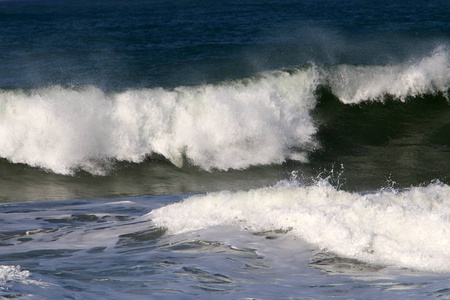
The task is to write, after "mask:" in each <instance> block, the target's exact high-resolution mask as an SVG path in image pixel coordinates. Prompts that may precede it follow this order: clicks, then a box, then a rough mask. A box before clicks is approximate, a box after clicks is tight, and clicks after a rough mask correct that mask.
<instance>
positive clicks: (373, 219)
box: [148, 184, 450, 272]
mask: <svg viewBox="0 0 450 300" xmlns="http://www.w3.org/2000/svg"><path fill="white" fill-rule="evenodd" d="M449 199H450V186H447V185H443V184H432V185H430V186H427V187H413V188H411V189H410V190H407V191H402V192H396V191H379V192H377V193H369V194H365V195H361V194H358V193H350V192H345V191H338V190H336V189H335V188H333V187H332V186H330V185H329V184H318V185H315V186H307V187H298V186H297V187H293V186H292V185H289V186H276V187H271V188H262V189H256V190H251V191H248V192H244V191H241V192H235V193H233V192H228V191H224V192H218V193H211V194H208V195H197V196H193V197H191V198H188V199H186V200H184V201H183V202H181V203H176V204H172V205H169V206H166V207H163V208H160V209H157V210H154V211H152V212H150V213H149V214H148V217H149V218H151V219H152V221H153V222H154V224H155V225H157V226H160V227H165V228H167V229H168V230H169V232H170V233H174V234H176V233H182V232H186V231H192V230H199V229H203V228H208V227H212V226H220V225H222V226H223V225H227V226H238V227H241V228H243V229H247V230H251V231H256V232H261V231H263V232H264V231H271V230H280V229H281V230H284V231H288V232H289V234H293V235H295V236H297V237H300V238H302V239H303V240H305V241H307V242H309V243H311V244H314V245H316V246H317V247H319V248H320V249H326V250H327V251H330V252H334V253H336V254H338V255H341V256H343V257H347V258H352V259H358V260H361V261H365V262H368V263H373V264H376V265H389V266H397V267H406V268H412V269H417V270H428V271H434V272H450V263H449V262H450V256H449V252H448V249H449V246H450V244H449V243H450V231H449V230H448V228H449V225H450V224H449V218H448V216H449V215H450V201H449Z"/></svg>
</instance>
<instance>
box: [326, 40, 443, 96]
mask: <svg viewBox="0 0 450 300" xmlns="http://www.w3.org/2000/svg"><path fill="white" fill-rule="evenodd" d="M324 76H325V77H327V81H328V84H329V85H330V86H331V89H332V91H333V93H334V94H335V95H336V96H337V97H338V98H339V99H340V100H341V101H342V102H343V103H359V102H362V101H367V100H383V97H384V96H385V95H391V96H393V97H395V98H398V99H400V100H402V101H404V100H405V99H406V98H407V97H409V96H419V95H422V94H426V93H437V92H443V93H446V92H447V90H448V89H449V88H450V56H449V51H448V49H447V48H445V47H438V48H437V49H435V50H434V52H433V53H432V54H431V55H430V56H426V57H424V58H422V59H421V60H419V61H417V62H408V63H404V64H399V65H386V66H350V65H340V66H337V67H335V68H332V69H331V70H330V71H328V72H327V73H326V74H325V75H324Z"/></svg>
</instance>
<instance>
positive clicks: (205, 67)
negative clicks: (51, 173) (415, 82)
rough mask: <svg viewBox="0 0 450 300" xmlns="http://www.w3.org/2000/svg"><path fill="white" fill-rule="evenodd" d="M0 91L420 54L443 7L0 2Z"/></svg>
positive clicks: (182, 81)
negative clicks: (0, 62)
mask: <svg viewBox="0 0 450 300" xmlns="http://www.w3.org/2000/svg"><path fill="white" fill-rule="evenodd" d="M1 6H2V7H1V11H0V13H1V22H2V26H1V31H0V36H1V45H0V47H1V53H2V54H1V55H2V70H1V73H0V80H1V81H0V86H2V87H5V88H23V87H25V88H28V87H41V86H48V85H55V84H57V85H63V86H79V85H86V84H92V85H95V86H99V87H101V88H104V89H114V90H115V89H126V88H142V87H160V86H162V87H176V86H180V85H189V84H202V83H206V82H214V81H220V80H225V79H230V78H236V77H243V76H250V75H253V74H254V73H255V72H259V71H263V70H273V69H279V68H283V67H293V66H298V65H302V64H305V63H308V62H315V63H352V64H354V63H359V64H368V63H371V64H380V63H388V62H392V61H399V60H405V59H409V58H410V57H411V56H419V57H420V56H422V55H424V54H425V53H426V52H427V51H429V50H431V49H432V48H433V47H435V46H436V45H437V44H439V43H444V44H445V43H447V42H448V35H449V32H450V25H449V21H448V11H449V4H448V3H447V2H446V1H429V2H427V3H426V4H423V2H421V1H412V2H411V1H400V2H398V1H396V2H392V1H381V2H380V1H377V2H371V1H346V2H345V3H343V2H341V1H339V2H336V1H319V2H317V1H277V2H273V1H245V2H244V3H242V1H220V3H212V2H211V1H3V2H2V5H1Z"/></svg>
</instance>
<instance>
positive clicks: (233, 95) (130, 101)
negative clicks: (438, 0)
mask: <svg viewBox="0 0 450 300" xmlns="http://www.w3.org/2000/svg"><path fill="white" fill-rule="evenodd" d="M449 86H450V59H449V53H448V50H447V49H446V48H444V47H438V48H437V49H436V50H435V51H434V52H432V53H430V54H429V55H428V56H426V57H424V58H422V59H420V60H416V61H409V62H405V63H403V64H397V65H385V66H377V65H375V66H373V65H372V66H362V65H360V66H357V65H332V66H317V65H307V66H303V67H299V68H293V69H289V70H279V71H274V72H268V73H263V74H259V75H256V76H254V77H250V78H244V79H240V80H234V81H227V82H219V83H216V84H204V85H200V86H192V87H177V88H175V89H171V90H167V89H162V88H154V89H138V90H128V91H124V92H116V93H105V92H104V91H102V90H100V89H99V88H96V87H93V86H87V87H81V88H71V89H69V88H63V87H59V86H51V87H46V88H41V89H33V90H28V91H24V90H2V91H1V92H0V125H1V126H0V141H1V144H0V157H2V158H4V159H6V160H8V161H9V162H11V163H21V164H27V165H30V166H33V167H38V168H43V169H46V170H50V171H52V172H55V173H59V174H74V173H76V172H78V171H80V170H81V171H86V172H89V173H92V174H96V175H101V174H106V173H108V172H109V171H110V170H111V168H113V166H114V164H115V163H116V162H117V161H124V162H132V163H142V162H143V161H144V160H145V159H146V158H148V157H149V156H153V155H159V156H162V157H164V158H165V159H167V160H168V161H170V162H171V163H173V164H174V165H176V166H182V165H183V164H184V163H186V162H187V163H189V164H190V165H193V166H196V167H198V168H200V169H203V170H207V171H211V170H229V169H246V168H249V167H251V166H257V165H270V164H280V163H283V162H285V161H287V160H293V161H299V162H303V163H305V162H308V161H309V159H308V158H311V157H312V158H313V160H314V159H322V158H325V157H323V156H322V157H321V156H320V154H321V153H324V151H325V152H327V151H329V149H330V148H332V149H336V148H337V151H344V149H347V150H348V149H350V151H351V150H352V149H356V148H358V147H353V146H352V144H355V145H356V146H357V145H363V146H367V145H383V144H386V143H389V141H391V140H392V139H393V138H396V137H397V136H398V135H399V134H400V135H401V133H402V132H404V131H405V130H408V126H409V125H411V124H414V122H415V121H414V120H415V119H417V118H420V117H421V116H420V112H421V111H422V110H423V109H424V107H425V109H426V111H427V115H428V117H427V120H429V122H431V123H433V124H434V129H433V132H432V135H431V136H430V139H431V141H432V143H434V144H439V145H442V146H448V143H449V142H448V140H447V139H446V137H447V134H446V133H447V132H448V122H447V121H446V116H448V103H447V100H448V97H449ZM430 99H431V100H430ZM433 103H434V104H433ZM354 104H358V105H354ZM436 108H437V109H436ZM440 111H444V113H443V114H442V113H441V116H442V117H441V118H438V120H440V121H439V122H438V121H433V118H432V115H433V113H437V114H438V115H439V112H440ZM344 116H345V117H344ZM367 116H369V117H367ZM371 116H373V118H372V117H371ZM347 117H349V118H347ZM442 122H443V123H442ZM368 127H369V131H367V128H368ZM415 128H416V129H414V130H415V131H416V132H417V131H420V128H421V125H420V124H419V125H417V126H416V127H415ZM404 136H408V134H404ZM346 140H347V141H349V144H346V142H345V141H346ZM349 146H350V147H349Z"/></svg>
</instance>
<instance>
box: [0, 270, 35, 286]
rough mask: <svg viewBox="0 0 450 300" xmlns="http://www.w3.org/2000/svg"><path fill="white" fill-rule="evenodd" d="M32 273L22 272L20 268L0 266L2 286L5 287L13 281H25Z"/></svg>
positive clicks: (0, 282) (0, 283)
mask: <svg viewBox="0 0 450 300" xmlns="http://www.w3.org/2000/svg"><path fill="white" fill-rule="evenodd" d="M28 276H30V272H29V271H27V270H25V271H21V270H20V266H0V285H4V284H6V283H7V282H11V281H18V282H20V281H24V280H25V279H26V278H27V277H28Z"/></svg>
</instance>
